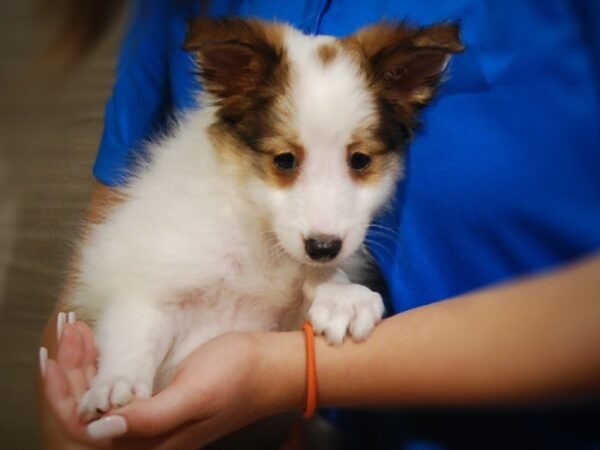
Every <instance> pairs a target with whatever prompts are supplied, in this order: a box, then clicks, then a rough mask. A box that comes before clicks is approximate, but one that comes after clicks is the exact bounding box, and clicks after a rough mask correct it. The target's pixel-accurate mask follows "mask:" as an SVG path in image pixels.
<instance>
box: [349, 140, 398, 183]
mask: <svg viewBox="0 0 600 450" xmlns="http://www.w3.org/2000/svg"><path fill="white" fill-rule="evenodd" d="M354 153H363V154H365V155H368V156H370V157H371V163H370V165H369V167H368V168H366V169H365V170H364V171H359V172H357V171H354V170H352V168H350V158H351V157H352V155H353V154H354ZM346 160H347V162H348V167H349V168H350V169H349V170H350V176H351V177H352V179H353V180H354V181H356V182H357V183H364V184H369V183H377V182H378V181H380V180H381V179H382V178H383V177H384V176H385V175H387V174H389V173H390V172H391V173H398V171H399V170H400V167H401V156H400V154H399V153H398V152H391V151H388V149H387V147H386V145H385V142H382V141H381V140H380V139H378V137H377V129H376V128H375V129H373V128H366V129H362V130H357V131H356V132H355V133H354V134H353V136H352V142H351V143H350V144H349V145H348V146H347V147H346Z"/></svg>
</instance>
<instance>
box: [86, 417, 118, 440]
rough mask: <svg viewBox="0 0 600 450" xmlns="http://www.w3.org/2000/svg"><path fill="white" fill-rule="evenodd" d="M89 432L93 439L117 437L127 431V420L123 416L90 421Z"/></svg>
mask: <svg viewBox="0 0 600 450" xmlns="http://www.w3.org/2000/svg"><path fill="white" fill-rule="evenodd" d="M87 432H88V435H89V436H90V438H92V439H93V440H100V439H111V438H115V437H118V436H122V435H124V434H125V433H127V421H126V420H125V418H124V417H123V416H108V417H103V418H102V419H100V420H96V421H94V422H92V423H90V424H89V425H88V426H87Z"/></svg>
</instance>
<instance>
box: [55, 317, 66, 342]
mask: <svg viewBox="0 0 600 450" xmlns="http://www.w3.org/2000/svg"><path fill="white" fill-rule="evenodd" d="M66 321H67V316H66V315H65V313H64V312H61V313H58V317H57V318H56V341H57V342H60V338H61V337H62V333H63V329H64V328H65V322H66Z"/></svg>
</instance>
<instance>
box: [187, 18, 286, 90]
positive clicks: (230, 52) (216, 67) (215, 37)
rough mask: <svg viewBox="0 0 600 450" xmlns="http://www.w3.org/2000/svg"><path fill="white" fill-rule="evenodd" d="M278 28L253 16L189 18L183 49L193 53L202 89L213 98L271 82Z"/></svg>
mask: <svg viewBox="0 0 600 450" xmlns="http://www.w3.org/2000/svg"><path fill="white" fill-rule="evenodd" d="M282 40H283V39H282V30H281V26H280V25H277V24H269V23H267V22H262V21H259V20H255V19H240V18H224V19H206V18H197V19H193V20H192V21H191V22H190V23H189V26H188V34H187V37H186V41H185V44H184V47H183V48H184V50H187V51H193V52H195V53H196V56H197V58H198V63H199V65H200V77H201V79H202V82H203V84H204V87H205V89H206V90H207V91H208V92H210V93H211V94H213V95H215V96H216V97H218V98H220V99H221V100H223V99H231V97H241V96H248V95H250V94H252V93H253V92H255V91H256V90H257V89H259V88H260V87H264V86H265V85H267V84H269V83H272V82H274V79H275V78H276V77H275V75H276V72H277V70H278V68H279V67H280V64H281V61H282Z"/></svg>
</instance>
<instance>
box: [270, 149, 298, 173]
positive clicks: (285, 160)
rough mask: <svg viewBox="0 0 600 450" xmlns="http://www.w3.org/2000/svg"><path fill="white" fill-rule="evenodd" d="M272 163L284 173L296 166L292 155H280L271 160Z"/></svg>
mask: <svg viewBox="0 0 600 450" xmlns="http://www.w3.org/2000/svg"><path fill="white" fill-rule="evenodd" d="M273 163H275V166H277V168H278V169H280V170H283V171H284V172H291V171H292V170H294V169H295V168H296V167H297V166H298V161H297V160H296V157H295V156H294V154H293V153H290V152H287V153H280V154H279V155H277V156H275V157H274V158H273Z"/></svg>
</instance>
